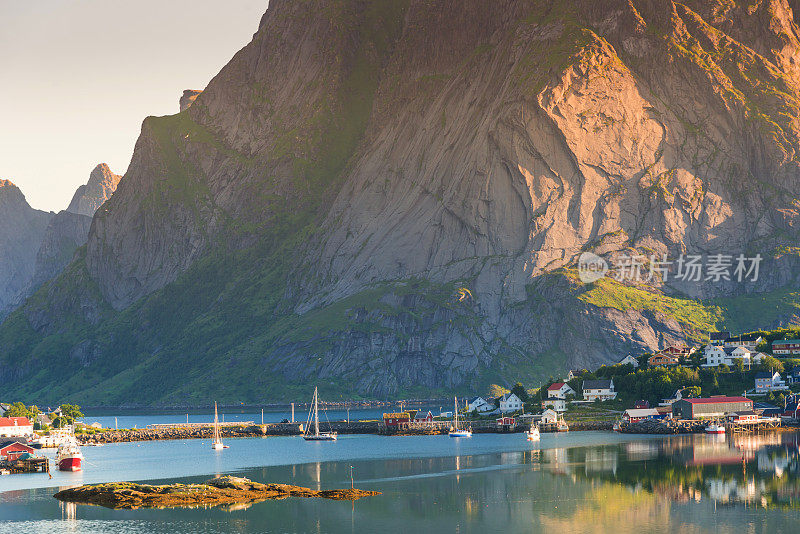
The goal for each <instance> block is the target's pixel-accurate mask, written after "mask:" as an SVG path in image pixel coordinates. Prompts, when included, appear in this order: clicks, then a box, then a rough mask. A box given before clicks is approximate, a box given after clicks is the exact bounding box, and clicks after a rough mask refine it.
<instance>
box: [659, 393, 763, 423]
mask: <svg viewBox="0 0 800 534" xmlns="http://www.w3.org/2000/svg"><path fill="white" fill-rule="evenodd" d="M752 410H753V400H752V399H748V398H747V397H726V396H723V395H720V396H716V397H708V398H703V399H681V400H678V401H675V402H674V403H672V415H673V417H675V418H676V419H716V418H720V417H725V416H726V415H728V414H731V413H735V412H745V411H752Z"/></svg>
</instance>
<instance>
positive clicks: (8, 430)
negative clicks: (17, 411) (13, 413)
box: [0, 417, 33, 438]
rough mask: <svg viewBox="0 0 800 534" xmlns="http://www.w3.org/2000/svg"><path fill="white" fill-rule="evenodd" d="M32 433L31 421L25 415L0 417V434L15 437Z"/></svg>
mask: <svg viewBox="0 0 800 534" xmlns="http://www.w3.org/2000/svg"><path fill="white" fill-rule="evenodd" d="M31 434H33V423H31V422H30V421H29V420H28V418H27V417H0V436H8V437H11V438H17V437H21V436H30V435H31Z"/></svg>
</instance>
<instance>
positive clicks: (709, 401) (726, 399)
mask: <svg viewBox="0 0 800 534" xmlns="http://www.w3.org/2000/svg"><path fill="white" fill-rule="evenodd" d="M681 400H683V401H686V402H689V403H691V404H714V403H718V402H753V399H748V398H747V397H726V396H724V395H720V396H719V397H709V398H705V399H681ZM678 402H680V401H678Z"/></svg>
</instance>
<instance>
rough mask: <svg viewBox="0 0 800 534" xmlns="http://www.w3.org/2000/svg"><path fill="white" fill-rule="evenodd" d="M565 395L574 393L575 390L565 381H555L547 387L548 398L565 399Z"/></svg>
mask: <svg viewBox="0 0 800 534" xmlns="http://www.w3.org/2000/svg"><path fill="white" fill-rule="evenodd" d="M567 395H575V390H574V389H572V388H571V387H569V384H567V383H566V382H556V383H555V384H551V385H550V387H549V388H547V398H548V399H566V398H567Z"/></svg>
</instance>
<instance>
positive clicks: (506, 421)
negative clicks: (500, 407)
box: [497, 416, 516, 430]
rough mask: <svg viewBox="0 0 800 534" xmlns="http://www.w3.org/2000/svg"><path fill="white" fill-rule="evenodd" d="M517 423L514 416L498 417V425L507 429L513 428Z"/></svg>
mask: <svg viewBox="0 0 800 534" xmlns="http://www.w3.org/2000/svg"><path fill="white" fill-rule="evenodd" d="M515 424H516V420H515V419H514V418H513V417H508V416H504V417H499V418H498V419H497V426H499V427H501V428H503V429H505V430H508V429H510V428H512V427H513V426H514V425H515Z"/></svg>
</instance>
